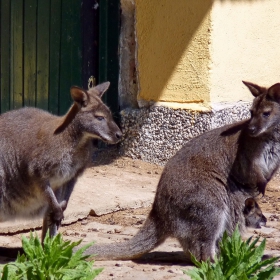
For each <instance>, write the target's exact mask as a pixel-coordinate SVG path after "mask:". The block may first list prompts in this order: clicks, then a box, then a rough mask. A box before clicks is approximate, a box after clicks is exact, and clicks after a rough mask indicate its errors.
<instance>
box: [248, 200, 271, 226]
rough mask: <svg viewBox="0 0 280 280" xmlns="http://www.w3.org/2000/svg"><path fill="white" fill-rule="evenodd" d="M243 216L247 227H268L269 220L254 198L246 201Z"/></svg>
mask: <svg viewBox="0 0 280 280" xmlns="http://www.w3.org/2000/svg"><path fill="white" fill-rule="evenodd" d="M243 214H244V217H245V224H246V227H250V228H261V227H262V226H265V225H266V222H267V219H266V217H265V216H264V215H263V213H262V210H261V208H260V206H259V204H258V203H257V202H256V200H255V199H254V198H253V197H249V198H247V199H246V200H245V206H244V210H243Z"/></svg>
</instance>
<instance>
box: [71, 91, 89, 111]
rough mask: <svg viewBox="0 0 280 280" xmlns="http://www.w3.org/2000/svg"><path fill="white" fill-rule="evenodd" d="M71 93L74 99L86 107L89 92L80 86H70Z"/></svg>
mask: <svg viewBox="0 0 280 280" xmlns="http://www.w3.org/2000/svg"><path fill="white" fill-rule="evenodd" d="M70 93H71V97H72V99H73V100H74V101H75V102H77V103H78V104H80V106H81V107H86V106H87V103H88V94H87V93H86V91H85V90H84V89H82V88H80V87H77V86H72V87H71V88H70Z"/></svg>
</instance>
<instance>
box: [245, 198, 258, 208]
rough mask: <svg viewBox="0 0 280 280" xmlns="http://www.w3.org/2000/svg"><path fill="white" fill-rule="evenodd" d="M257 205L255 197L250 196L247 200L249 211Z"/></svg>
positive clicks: (246, 204)
mask: <svg viewBox="0 0 280 280" xmlns="http://www.w3.org/2000/svg"><path fill="white" fill-rule="evenodd" d="M255 207H256V201H255V199H254V198H252V197H249V198H247V199H246V200H245V209H247V210H248V211H251V210H252V209H254V208H255Z"/></svg>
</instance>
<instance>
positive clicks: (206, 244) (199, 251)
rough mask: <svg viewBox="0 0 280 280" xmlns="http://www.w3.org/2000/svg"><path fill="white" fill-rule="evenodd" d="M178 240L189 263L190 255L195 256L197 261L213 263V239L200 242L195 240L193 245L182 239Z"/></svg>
mask: <svg viewBox="0 0 280 280" xmlns="http://www.w3.org/2000/svg"><path fill="white" fill-rule="evenodd" d="M178 240H179V242H180V244H181V246H182V247H183V250H184V253H185V254H186V257H187V260H188V261H191V254H192V255H193V256H195V258H196V259H197V260H198V261H206V260H207V259H210V260H211V261H214V257H215V255H216V242H213V239H212V240H211V239H210V238H209V240H203V241H201V242H199V241H198V240H196V241H195V243H194V242H190V240H187V239H184V238H182V239H178Z"/></svg>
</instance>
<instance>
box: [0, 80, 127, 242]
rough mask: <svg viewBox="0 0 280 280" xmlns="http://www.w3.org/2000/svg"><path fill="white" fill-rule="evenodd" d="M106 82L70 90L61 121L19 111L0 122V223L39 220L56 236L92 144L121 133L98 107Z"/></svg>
mask: <svg viewBox="0 0 280 280" xmlns="http://www.w3.org/2000/svg"><path fill="white" fill-rule="evenodd" d="M108 87H109V82H107V83H103V84H100V85H98V86H96V87H94V88H93V89H91V90H88V91H86V90H83V89H81V88H79V87H72V88H71V96H72V98H73V100H74V104H73V105H72V107H71V108H70V110H69V111H68V113H67V114H66V115H65V116H62V117H59V116H54V115H52V114H50V113H48V112H45V111H43V110H40V109H36V108H22V109H19V110H14V111H10V112H7V113H5V114H3V115H1V116H0V135H1V137H0V221H6V220H10V219H16V218H33V217H36V216H44V222H43V233H42V238H44V236H45V234H46V231H47V229H50V234H51V235H55V234H56V232H57V228H58V226H59V225H60V223H61V220H62V219H63V211H64V210H65V208H66V206H67V202H68V200H69V198H70V195H71V192H72V190H73V188H74V185H75V183H76V180H77V177H78V176H79V175H81V174H82V172H83V171H84V169H85V168H86V166H87V164H88V163H89V162H90V160H91V156H92V149H93V147H92V138H97V139H101V140H103V141H105V142H108V143H112V144H114V143H117V142H118V141H119V140H120V138H121V135H122V134H121V131H120V129H119V128H118V126H117V125H116V123H115V122H114V121H113V118H112V115H111V112H110V110H109V108H108V107H106V105H105V104H104V103H103V102H102V100H101V97H102V94H103V93H104V92H105V91H106V90H107V88H108Z"/></svg>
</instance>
